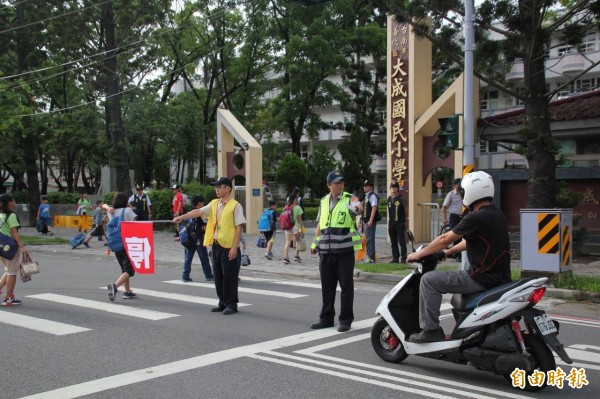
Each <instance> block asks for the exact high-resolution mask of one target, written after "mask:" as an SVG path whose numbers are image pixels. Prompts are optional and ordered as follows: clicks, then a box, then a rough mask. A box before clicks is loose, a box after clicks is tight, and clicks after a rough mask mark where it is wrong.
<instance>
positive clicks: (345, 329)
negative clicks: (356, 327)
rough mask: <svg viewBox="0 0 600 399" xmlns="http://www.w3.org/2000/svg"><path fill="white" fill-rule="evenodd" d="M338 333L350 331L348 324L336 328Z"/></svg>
mask: <svg viewBox="0 0 600 399" xmlns="http://www.w3.org/2000/svg"><path fill="white" fill-rule="evenodd" d="M338 331H339V332H346V331H350V326H349V325H348V324H340V325H339V326H338Z"/></svg>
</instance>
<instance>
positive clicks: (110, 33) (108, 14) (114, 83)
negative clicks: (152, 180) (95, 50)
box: [102, 1, 131, 193]
mask: <svg viewBox="0 0 600 399" xmlns="http://www.w3.org/2000/svg"><path fill="white" fill-rule="evenodd" d="M102 27H103V30H104V35H105V37H104V40H105V42H104V46H105V50H106V60H105V61H104V74H105V79H106V80H105V91H106V103H105V104H106V105H105V109H106V116H107V118H106V129H107V134H108V135H109V136H110V139H111V143H112V148H113V154H112V155H113V156H112V166H113V167H114V168H115V172H116V178H117V191H119V192H122V193H130V192H131V181H130V179H129V156H128V155H127V151H126V149H125V131H124V128H123V119H122V114H121V94H120V87H119V75H118V66H117V51H116V48H117V44H116V38H115V23H114V13H113V6H112V2H110V1H109V2H107V3H106V4H103V5H102Z"/></svg>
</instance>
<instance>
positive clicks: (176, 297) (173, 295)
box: [99, 283, 250, 307]
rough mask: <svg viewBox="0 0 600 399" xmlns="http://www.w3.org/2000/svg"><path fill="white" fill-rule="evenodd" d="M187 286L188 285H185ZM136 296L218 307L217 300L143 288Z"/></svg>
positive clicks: (136, 290)
mask: <svg viewBox="0 0 600 399" xmlns="http://www.w3.org/2000/svg"><path fill="white" fill-rule="evenodd" d="M186 284H189V283H186ZM99 288H100V289H101V290H106V287H99ZM135 293H136V294H142V295H144V296H152V297H156V298H165V299H171V300H174V301H182V302H191V303H200V304H202V305H210V306H218V305H219V300H218V299H215V298H206V297H202V296H194V295H186V294H177V293H174V292H164V291H154V290H145V289H143V288H136V289H135ZM239 306H250V304H249V303H242V302H240V303H238V307H239Z"/></svg>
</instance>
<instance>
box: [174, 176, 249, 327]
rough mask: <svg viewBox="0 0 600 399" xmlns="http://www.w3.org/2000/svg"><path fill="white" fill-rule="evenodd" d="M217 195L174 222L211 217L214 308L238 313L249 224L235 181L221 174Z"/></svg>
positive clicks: (206, 243) (208, 227)
mask: <svg viewBox="0 0 600 399" xmlns="http://www.w3.org/2000/svg"><path fill="white" fill-rule="evenodd" d="M212 185H213V186H215V190H216V194H217V198H216V199H214V200H212V201H211V202H210V203H209V204H208V205H206V206H204V207H202V208H197V209H192V210H191V211H189V212H187V213H185V214H183V215H181V216H176V217H175V218H173V223H181V221H182V220H184V219H193V218H197V217H204V218H208V222H207V224H206V233H205V235H204V246H209V245H212V261H213V275H214V278H215V289H216V291H217V296H218V297H219V304H218V306H217V307H215V308H212V309H211V310H210V311H211V312H222V313H223V314H225V315H229V314H234V313H237V311H238V309H237V305H238V302H239V299H238V277H239V268H238V261H237V258H238V257H239V256H241V252H240V248H239V247H240V240H241V237H242V230H243V227H244V224H246V217H245V216H244V209H243V208H242V205H241V204H240V203H239V202H237V201H236V200H235V199H233V195H232V192H233V183H232V182H231V179H229V178H227V177H221V178H219V179H218V180H217V181H216V182H214V183H213V184H212Z"/></svg>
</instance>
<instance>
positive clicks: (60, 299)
mask: <svg viewBox="0 0 600 399" xmlns="http://www.w3.org/2000/svg"><path fill="white" fill-rule="evenodd" d="M27 298H34V299H40V300H42V301H50V302H56V303H62V304H64V305H72V306H78V307H81V308H87V309H95V310H101V311H104V312H109V313H118V314H121V315H124V316H131V317H138V318H141V319H147V320H163V319H168V318H171V317H177V316H179V315H178V314H173V313H164V312H156V311H154V310H148V309H141V308H135V307H130V306H124V305H117V304H115V303H112V302H108V298H107V302H100V301H92V300H89V299H82V298H75V297H71V296H66V295H58V294H37V295H27Z"/></svg>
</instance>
